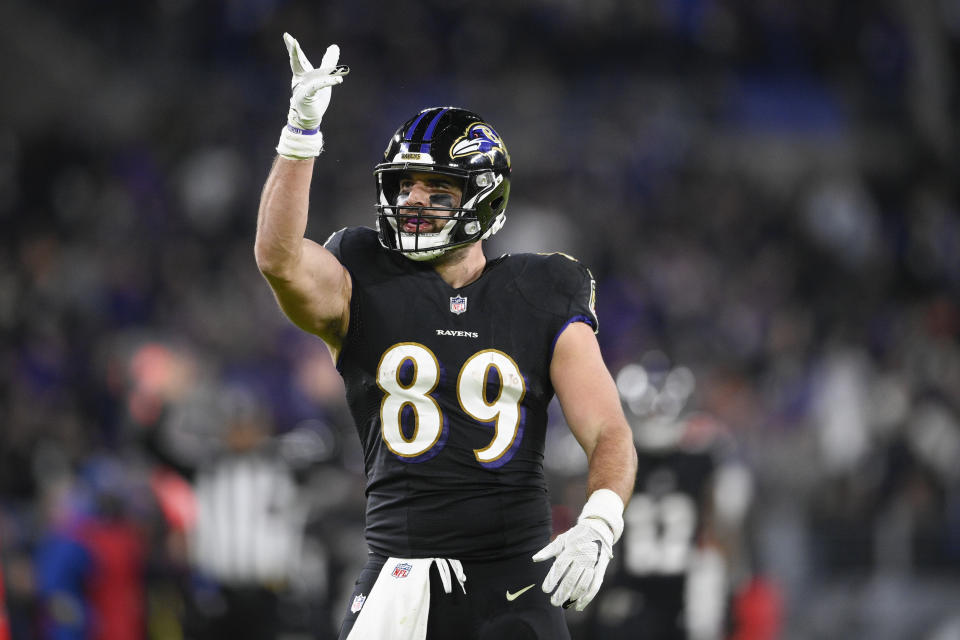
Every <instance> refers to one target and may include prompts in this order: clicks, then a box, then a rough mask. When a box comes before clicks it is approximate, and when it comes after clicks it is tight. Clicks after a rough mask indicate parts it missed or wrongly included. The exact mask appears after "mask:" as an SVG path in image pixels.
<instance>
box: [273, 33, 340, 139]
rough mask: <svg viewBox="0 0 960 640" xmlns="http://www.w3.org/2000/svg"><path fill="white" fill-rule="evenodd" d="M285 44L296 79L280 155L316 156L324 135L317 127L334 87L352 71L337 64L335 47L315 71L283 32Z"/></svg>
mask: <svg viewBox="0 0 960 640" xmlns="http://www.w3.org/2000/svg"><path fill="white" fill-rule="evenodd" d="M283 42H284V43H285V44H286V45H287V53H289V54H290V71H292V72H293V77H292V78H291V80H290V88H291V90H292V95H291V96H290V110H289V111H288V112H287V126H286V127H285V128H284V130H283V133H282V134H281V136H280V143H279V144H278V145H277V152H278V153H280V155H283V156H287V157H292V158H309V157H314V156H317V155H319V153H320V151H321V150H322V149H323V135H322V134H321V133H320V131H319V129H318V127H319V126H320V121H321V120H322V119H323V114H324V113H325V112H326V110H327V107H328V106H329V105H330V93H331V90H332V87H334V86H336V85H338V84H340V83H341V82H343V76H345V75H346V74H348V73H349V72H350V69H349V68H348V67H345V66H342V65H341V66H338V65H337V61H338V60H339V59H340V47H338V46H337V45H335V44H332V45H330V46H329V47H327V50H326V52H325V53H324V54H323V59H322V60H321V61H320V66H319V67H317V68H314V66H313V65H312V64H310V60H308V59H307V56H306V54H305V53H304V52H303V49H301V48H300V43H299V42H297V40H296V38H294V37H293V36H291V35H290V34H289V33H284V34H283Z"/></svg>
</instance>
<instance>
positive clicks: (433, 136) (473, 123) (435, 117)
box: [373, 107, 510, 260]
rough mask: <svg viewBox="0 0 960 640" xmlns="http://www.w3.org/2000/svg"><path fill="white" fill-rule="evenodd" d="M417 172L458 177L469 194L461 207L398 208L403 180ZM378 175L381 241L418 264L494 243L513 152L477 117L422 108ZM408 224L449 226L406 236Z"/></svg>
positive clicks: (394, 141)
mask: <svg viewBox="0 0 960 640" xmlns="http://www.w3.org/2000/svg"><path fill="white" fill-rule="evenodd" d="M414 171H415V172H427V173H437V174H442V175H444V176H448V177H451V178H454V179H455V181H456V182H457V184H458V185H460V187H461V188H462V190H463V195H462V197H461V199H460V205H459V206H458V207H443V206H433V203H431V205H430V206H409V207H408V206H403V207H401V206H398V205H401V204H402V202H401V200H402V198H400V196H401V194H400V178H401V176H402V175H403V174H404V173H405V172H414ZM373 174H374V177H375V178H376V185H377V204H376V207H377V232H378V233H379V236H380V243H381V244H382V245H383V246H384V247H386V248H387V249H392V250H394V251H399V252H401V253H402V254H404V255H405V256H407V257H408V258H410V259H412V260H431V259H433V258H436V257H437V256H440V255H442V254H444V253H446V252H447V251H449V250H450V249H452V248H454V247H459V246H461V245H465V244H468V243H470V242H474V241H476V240H482V239H486V238H489V237H490V236H492V235H493V234H494V233H496V232H497V231H499V230H500V227H502V226H503V223H504V220H505V218H506V215H505V211H506V209H507V199H508V198H509V196H510V154H509V153H508V152H507V147H506V146H505V145H504V143H503V140H502V139H501V138H500V136H499V134H497V132H496V131H494V129H493V127H491V126H490V125H489V124H487V123H486V122H484V120H483V118H481V117H480V116H479V115H477V114H476V113H473V112H472V111H467V110H465V109H458V108H456V107H431V108H429V109H424V110H423V111H421V112H420V113H418V114H417V115H415V116H414V117H412V118H410V119H409V120H408V121H407V122H405V123H404V124H403V125H402V126H401V127H400V128H399V129H397V132H396V133H395V134H394V135H393V137H392V138H391V139H390V143H389V144H388V145H387V149H386V151H384V154H383V162H381V163H380V164H378V165H377V166H376V168H375V169H374V172H373ZM398 198H400V199H398ZM409 218H421V219H424V220H446V221H447V222H446V224H445V225H444V226H443V228H441V229H440V230H439V231H437V232H429V233H427V232H423V233H421V232H420V231H419V229H418V230H417V231H413V232H407V231H403V230H402V227H403V221H404V220H406V219H409Z"/></svg>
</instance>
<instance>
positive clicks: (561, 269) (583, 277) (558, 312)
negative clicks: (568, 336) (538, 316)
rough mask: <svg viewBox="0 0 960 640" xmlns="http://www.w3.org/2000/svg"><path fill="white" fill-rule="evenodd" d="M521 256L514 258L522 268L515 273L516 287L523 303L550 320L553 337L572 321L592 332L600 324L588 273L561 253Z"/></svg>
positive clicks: (592, 285) (594, 286) (594, 289)
mask: <svg viewBox="0 0 960 640" xmlns="http://www.w3.org/2000/svg"><path fill="white" fill-rule="evenodd" d="M521 256H522V257H521ZM521 256H517V257H518V258H520V259H521V260H522V261H523V263H524V267H523V269H522V271H521V272H520V273H519V274H518V277H517V287H518V289H519V290H520V293H521V295H522V296H523V299H524V300H526V301H527V303H529V304H530V305H531V306H532V307H534V308H537V309H540V310H541V311H543V312H546V313H548V314H549V315H550V316H551V317H552V318H554V321H555V322H556V323H557V324H556V326H555V327H554V329H555V330H556V335H557V336H559V335H560V333H562V332H563V329H564V328H565V327H566V326H568V325H569V324H571V323H573V322H585V323H586V324H588V325H590V327H592V328H593V330H594V333H596V331H597V330H598V329H599V326H600V323H599V321H598V320H597V313H596V284H595V282H594V279H593V275H592V274H591V273H590V270H589V269H587V268H586V267H585V266H584V265H583V264H581V263H580V262H578V261H577V260H576V259H574V258H572V257H570V256H568V255H566V254H563V253H549V254H521Z"/></svg>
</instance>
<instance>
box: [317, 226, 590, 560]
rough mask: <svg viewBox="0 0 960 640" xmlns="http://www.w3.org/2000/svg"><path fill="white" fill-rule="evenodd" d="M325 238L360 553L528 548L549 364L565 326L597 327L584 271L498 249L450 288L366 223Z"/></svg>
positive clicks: (536, 534)
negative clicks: (350, 432) (361, 517)
mask: <svg viewBox="0 0 960 640" xmlns="http://www.w3.org/2000/svg"><path fill="white" fill-rule="evenodd" d="M325 246H326V247H327V249H328V250H330V251H331V252H332V253H333V254H334V255H335V256H336V257H337V258H338V259H339V260H340V262H341V263H342V264H343V265H344V266H345V267H346V268H347V269H348V271H349V272H350V276H351V278H352V280H353V293H352V297H351V302H350V326H349V329H348V332H347V336H346V339H345V341H344V345H343V348H342V350H341V352H340V355H339V357H338V361H337V369H338V370H339V371H340V374H341V375H342V376H343V379H344V383H345V386H346V395H347V402H348V404H349V407H350V410H351V413H352V414H353V418H354V421H355V422H356V427H357V431H358V433H359V436H360V441H361V444H362V446H363V453H364V463H365V469H366V476H367V487H366V493H367V512H366V537H367V543H368V545H369V547H370V548H371V550H373V551H375V552H377V553H380V554H383V555H388V556H400V557H432V556H438V557H452V558H461V559H464V560H478V559H485V558H486V559H493V558H504V557H508V556H512V555H517V554H520V553H527V552H533V551H536V550H537V549H539V548H540V547H541V546H543V545H544V544H545V543H546V542H547V540H548V539H549V536H550V526H551V519H550V505H549V498H548V495H547V486H546V481H545V479H544V474H543V451H544V438H545V431H546V424H547V406H548V404H549V402H550V400H551V398H552V397H553V393H554V392H553V387H552V385H551V383H550V375H549V369H550V360H551V357H552V353H553V348H554V345H555V342H556V340H557V338H558V337H559V335H560V333H561V332H562V331H563V329H564V328H565V327H566V326H567V325H568V324H569V323H571V322H577V321H582V322H586V323H588V324H590V325H591V326H593V327H594V329H596V328H597V319H596V316H595V313H594V304H593V297H594V282H593V278H592V276H591V275H590V272H589V271H588V270H587V269H586V268H585V267H583V266H582V265H580V264H579V263H578V262H576V261H575V260H573V259H571V258H569V257H567V256H564V255H562V254H546V255H541V254H536V255H534V254H520V255H507V256H501V257H500V258H497V259H494V260H489V261H488V262H487V265H486V268H485V270H484V272H483V274H482V275H481V276H480V277H479V278H478V279H477V280H476V281H474V282H472V283H470V284H469V285H467V286H465V287H463V288H461V289H454V288H452V287H450V286H449V285H448V284H447V283H446V282H445V281H444V280H443V279H442V278H441V277H440V276H439V274H437V272H436V271H434V269H433V268H432V267H431V266H429V265H428V264H423V263H418V262H415V261H412V260H409V259H408V258H405V257H403V256H402V255H399V254H396V253H394V252H391V251H388V250H386V249H383V248H382V247H381V245H380V243H379V241H378V239H377V235H376V232H375V231H373V230H372V229H368V228H363V227H350V228H347V229H344V230H342V231H339V232H337V233H335V234H334V235H333V236H331V237H330V239H329V240H328V241H327V242H326V245H325Z"/></svg>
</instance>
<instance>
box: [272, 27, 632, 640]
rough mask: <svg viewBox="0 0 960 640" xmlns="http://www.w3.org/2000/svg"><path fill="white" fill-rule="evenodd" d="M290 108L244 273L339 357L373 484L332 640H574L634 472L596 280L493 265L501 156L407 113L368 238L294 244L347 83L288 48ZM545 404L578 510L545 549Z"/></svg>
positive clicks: (434, 116)
mask: <svg viewBox="0 0 960 640" xmlns="http://www.w3.org/2000/svg"><path fill="white" fill-rule="evenodd" d="M284 40H285V42H286V45H287V48H288V51H289V54H290V65H291V69H292V70H293V80H292V87H293V89H292V93H293V95H292V97H291V99H290V110H289V113H288V119H287V125H286V126H285V127H284V128H283V130H282V132H281V136H280V141H279V144H278V146H277V152H278V158H277V159H276V160H275V162H274V165H273V167H272V169H271V172H270V175H269V177H268V178H267V181H266V185H265V186H264V189H263V193H262V196H261V203H260V211H259V218H258V225H257V238H256V248H255V253H256V258H257V264H258V266H259V268H260V270H261V272H262V273H263V275H264V276H265V278H266V280H267V282H268V283H269V284H270V286H271V287H272V289H273V292H274V294H275V296H276V299H277V301H278V303H279V305H280V307H281V308H282V309H283V311H284V312H285V313H286V315H287V316H288V317H289V318H290V320H291V321H292V322H293V323H294V324H296V325H297V326H299V327H300V328H302V329H303V330H305V331H308V332H310V333H312V334H315V335H317V336H318V337H320V338H321V339H323V340H324V342H325V343H326V344H327V346H328V347H329V349H330V352H331V354H332V356H333V358H334V360H335V362H336V366H337V369H338V370H339V372H340V374H341V375H342V377H343V380H344V383H345V386H346V396H347V401H348V404H349V406H350V410H351V412H352V414H353V418H354V421H355V423H356V428H357V432H358V434H359V437H360V442H361V444H362V447H363V452H364V461H365V471H366V477H367V487H366V495H367V511H366V531H365V534H366V541H367V545H368V548H369V561H368V563H367V565H366V567H365V568H364V570H363V571H362V572H361V574H360V576H359V578H358V580H357V582H356V585H355V590H354V592H353V594H352V595H351V597H350V599H349V607H348V611H347V612H346V614H345V617H344V622H343V626H342V628H341V631H340V638H341V639H344V638H350V640H356V639H357V638H364V639H367V638H392V639H398V638H420V639H423V638H428V639H434V640H435V639H439V638H443V639H447V638H452V637H456V638H461V639H464V640H466V639H469V638H477V639H488V638H496V639H497V640H504V639H506V638H518V639H519V638H529V639H536V638H540V639H548V638H549V639H550V640H562V639H563V638H569V637H570V636H569V632H568V630H567V628H566V625H565V621H564V614H563V610H562V609H561V608H560V607H561V606H573V607H576V608H577V609H581V610H582V609H583V608H584V607H585V606H586V605H587V604H588V603H589V602H590V601H591V600H592V599H593V597H594V596H595V595H596V593H597V591H598V589H599V588H600V584H601V581H602V579H603V574H604V570H605V568H606V566H607V564H608V562H609V560H610V559H611V557H612V547H613V545H614V543H616V541H617V540H618V538H619V536H620V533H621V531H622V529H623V517H622V514H623V509H624V504H625V503H626V501H627V500H628V499H629V497H630V494H631V492H632V489H633V482H634V473H635V469H636V456H635V453H634V450H633V447H632V446H631V436H630V428H629V425H628V424H627V422H626V419H625V417H624V415H623V411H622V408H621V406H620V402H619V398H618V396H617V391H616V386H615V384H614V382H613V380H612V377H611V376H610V374H609V373H608V371H607V369H606V366H605V364H604V362H603V359H602V357H601V354H600V350H599V347H598V343H597V340H596V337H595V335H594V333H595V331H596V329H597V318H596V315H595V312H594V281H593V278H592V276H591V274H590V272H589V271H588V270H587V269H586V268H585V267H584V266H582V265H581V264H579V263H578V262H576V261H575V260H573V259H571V258H569V257H567V256H564V255H561V254H551V255H505V256H501V257H499V258H495V259H488V258H487V257H486V256H485V255H484V252H483V247H482V244H481V242H482V240H484V239H485V238H488V237H490V236H491V235H493V234H494V233H496V232H497V231H498V230H499V229H500V228H501V227H502V225H503V223H504V220H505V212H506V207H507V201H508V199H509V196H510V155H509V153H508V152H507V147H506V145H505V144H504V141H503V138H502V137H501V136H500V135H499V133H498V132H497V131H496V129H494V127H492V126H491V125H490V124H489V123H488V122H486V121H485V120H484V119H483V118H481V117H480V116H479V115H477V114H475V113H473V112H470V111H467V110H464V109H460V108H455V107H434V108H428V109H424V110H423V111H421V112H419V113H417V114H416V115H414V116H413V117H412V118H410V119H409V120H408V121H407V122H405V123H404V124H403V125H401V126H400V128H399V129H397V131H396V133H394V134H393V136H392V137H391V138H390V140H389V143H388V145H387V148H386V151H385V153H384V156H383V160H382V162H380V163H379V164H377V165H376V168H375V170H374V176H375V179H376V195H377V204H376V212H377V213H376V229H373V228H367V227H348V228H346V229H342V230H340V231H338V232H336V233H334V234H333V235H332V236H331V237H330V238H329V239H328V240H327V241H326V243H325V244H323V245H320V244H317V243H315V242H313V241H312V240H309V239H306V238H304V232H305V228H306V224H307V209H308V196H309V192H310V184H311V176H312V173H313V170H314V159H315V157H316V156H317V155H319V153H320V151H321V149H322V144H323V138H322V134H321V132H320V130H319V124H320V121H321V118H322V116H323V114H324V111H325V110H326V108H327V106H328V104H329V101H330V94H331V88H332V87H333V86H335V85H337V84H340V83H341V82H342V81H343V79H344V76H345V75H346V73H347V71H348V70H347V68H346V67H342V66H338V65H337V61H338V58H339V49H338V47H336V45H332V46H330V47H329V48H328V49H327V51H326V54H325V55H324V56H323V60H322V62H321V63H320V66H319V67H317V68H316V69H315V68H313V66H312V65H311V64H310V63H309V61H308V60H307V58H306V56H305V55H304V53H303V51H302V50H301V48H300V45H299V44H298V43H297V41H296V40H295V39H293V38H292V37H291V36H289V35H288V34H285V35H284ZM554 394H556V396H557V398H558V399H559V401H560V403H561V405H562V407H563V410H564V412H565V414H566V417H567V420H568V422H569V424H570V428H571V430H572V431H573V433H574V434H575V435H576V437H577V439H578V440H579V442H580V444H581V445H582V446H583V448H584V450H585V452H586V454H587V457H588V459H589V465H590V466H589V482H588V492H589V497H588V499H587V502H586V504H585V506H584V508H583V510H582V512H581V514H580V516H579V519H578V521H577V523H576V524H575V525H574V526H573V527H571V528H570V529H569V530H568V531H566V532H564V533H562V534H560V535H559V536H557V537H556V539H554V540H553V541H552V542H551V540H550V536H551V518H550V504H549V499H548V494H547V486H546V482H545V479H544V473H543V468H542V465H543V451H544V439H545V431H546V421H547V406H548V404H549V402H550V400H551V398H552V397H553V396H554Z"/></svg>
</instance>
